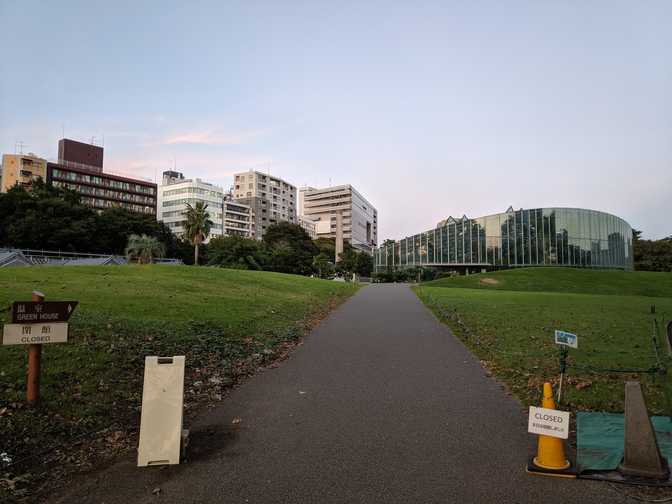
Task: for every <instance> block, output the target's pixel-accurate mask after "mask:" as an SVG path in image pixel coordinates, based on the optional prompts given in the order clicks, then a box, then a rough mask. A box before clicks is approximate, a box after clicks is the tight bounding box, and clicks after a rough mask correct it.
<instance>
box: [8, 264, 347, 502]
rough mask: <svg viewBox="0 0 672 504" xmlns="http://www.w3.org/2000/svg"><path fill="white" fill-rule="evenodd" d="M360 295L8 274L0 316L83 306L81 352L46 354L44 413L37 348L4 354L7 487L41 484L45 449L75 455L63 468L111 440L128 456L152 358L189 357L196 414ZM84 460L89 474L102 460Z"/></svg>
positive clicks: (160, 271)
mask: <svg viewBox="0 0 672 504" xmlns="http://www.w3.org/2000/svg"><path fill="white" fill-rule="evenodd" d="M356 289H357V287H356V286H353V285H351V284H345V283H338V282H332V281H326V280H318V279H311V278H305V277H300V276H295V275H285V274H280V273H270V272H253V271H238V270H226V269H216V268H205V267H201V268H195V267H188V266H111V267H97V266H90V267H89V266H79V267H35V268H5V269H0V310H2V309H3V308H5V307H8V306H9V305H10V304H11V302H12V301H19V300H30V295H31V292H32V291H33V290H39V291H41V292H43V293H44V294H45V295H46V300H79V301H80V304H79V306H78V308H77V310H76V311H75V314H74V315H73V317H72V318H71V319H70V327H71V329H70V339H69V342H68V343H67V344H53V345H45V346H44V347H43V373H42V399H43V400H42V403H41V404H40V406H39V407H38V408H34V409H30V408H26V407H25V404H24V398H25V372H26V365H27V357H26V356H27V352H26V349H25V347H21V346H4V347H0V432H2V443H1V444H0V454H1V453H2V452H5V453H6V454H7V455H6V457H9V458H11V459H12V460H13V461H14V462H15V464H14V465H12V466H11V467H8V465H7V464H5V467H4V469H3V462H2V458H0V481H1V480H2V478H1V476H2V474H3V472H4V471H10V472H11V474H14V475H16V474H20V473H23V472H30V473H31V474H32V478H37V477H38V475H39V472H40V471H42V469H41V468H40V466H41V462H45V457H42V456H36V455H38V454H39V453H40V451H41V449H42V447H45V446H46V447H47V448H49V447H53V446H57V445H59V444H63V445H64V446H66V447H67V448H66V449H65V450H64V452H63V453H60V454H59V452H58V450H56V451H55V452H54V451H51V452H50V454H49V455H48V456H47V457H46V458H49V457H51V456H55V457H57V458H58V457H61V456H62V457H61V459H62V458H63V457H68V456H71V455H72V454H71V453H70V452H71V448H72V446H73V444H76V442H77V441H78V440H79V439H80V438H82V439H85V440H89V439H90V438H91V433H94V432H100V431H101V430H103V429H108V431H109V432H112V433H114V435H113V438H114V439H113V442H111V443H107V444H106V445H105V443H104V445H105V446H103V447H102V449H103V451H104V450H105V449H106V448H110V446H108V445H115V446H118V445H122V446H123V445H124V443H123V442H122V441H123V440H125V439H129V436H130V437H131V438H132V435H133V433H134V432H135V431H136V430H137V427H138V420H139V414H138V411H139V408H138V406H139V403H140V399H141V388H142V387H141V385H142V373H143V371H142V370H143V366H144V357H145V356H146V355H186V357H187V368H188V369H187V376H186V384H185V403H186V407H187V411H190V410H193V409H194V408H195V407H196V406H197V405H198V404H201V403H203V402H206V401H208V400H213V399H214V400H217V399H219V398H220V397H221V394H222V393H223V392H224V390H225V388H226V387H227V386H229V385H231V384H232V383H234V382H235V381H236V380H237V379H239V378H240V377H242V376H245V375H247V374H249V373H252V372H254V371H255V370H256V369H257V368H258V367H259V366H263V365H265V364H266V363H268V362H270V361H272V360H275V359H277V358H278V357H279V356H282V355H283V354H284V353H286V352H287V351H288V349H289V348H290V347H291V345H292V344H294V343H295V342H296V341H297V340H298V338H299V337H300V336H302V335H303V334H304V333H305V331H306V330H307V328H309V327H310V326H311V324H314V322H315V321H316V320H317V319H319V318H320V317H322V316H323V315H324V314H325V313H326V312H327V311H328V309H329V308H330V306H332V305H334V304H335V303H338V302H340V301H342V300H344V299H345V298H347V297H348V296H350V295H351V294H353V293H354V292H355V291H356ZM3 317H4V319H3ZM0 320H2V321H3V322H7V321H8V320H9V313H8V312H1V313H0ZM102 435H103V436H105V435H106V433H103V434H102ZM94 437H95V436H94ZM130 443H131V444H132V441H131V442H130ZM126 447H128V446H126ZM112 448H114V447H113V446H112V447H111V448H110V449H112ZM30 457H33V458H30ZM84 459H85V461H86V464H85V466H86V465H87V464H88V463H90V460H89V459H90V457H88V458H87V457H84ZM52 462H53V461H52ZM61 462H62V460H60V462H59V463H61ZM71 462H72V464H71V465H73V464H77V463H78V462H79V458H78V457H75V458H74V459H73V461H71ZM68 463H69V462H68ZM66 465H67V463H66ZM0 500H2V488H1V485H0Z"/></svg>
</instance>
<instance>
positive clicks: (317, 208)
mask: <svg viewBox="0 0 672 504" xmlns="http://www.w3.org/2000/svg"><path fill="white" fill-rule="evenodd" d="M299 199H300V201H301V203H302V204H301V217H302V218H306V219H310V220H313V221H315V223H316V234H317V237H318V238H321V237H326V238H334V239H335V238H336V217H337V214H339V213H340V215H341V216H342V218H343V222H342V226H343V229H342V230H343V239H344V240H345V241H348V242H350V244H351V245H352V246H353V247H354V248H356V249H358V250H361V251H365V252H368V253H372V251H373V249H374V248H375V247H376V245H377V243H378V211H377V210H376V209H375V208H374V207H373V205H372V204H371V203H369V202H368V201H367V200H366V198H364V196H362V195H361V194H360V193H359V192H358V191H357V190H356V189H355V188H354V187H352V186H351V185H340V186H335V187H329V188H325V189H315V188H313V187H305V188H302V189H301V191H300V196H299Z"/></svg>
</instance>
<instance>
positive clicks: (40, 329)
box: [2, 291, 78, 404]
mask: <svg viewBox="0 0 672 504" xmlns="http://www.w3.org/2000/svg"><path fill="white" fill-rule="evenodd" d="M77 304H78V302H77V301H56V302H46V301H44V294H42V293H41V292H38V291H33V294H32V301H17V302H15V303H14V304H13V305H12V323H11V324H5V326H4V327H3V331H2V344H3V345H28V384H27V392H26V400H27V401H28V403H29V404H35V403H36V402H37V401H38V400H39V399H40V368H41V367H42V345H45V344H48V343H67V341H68V319H69V318H70V316H71V315H72V312H73V311H74V310H75V308H76V307H77Z"/></svg>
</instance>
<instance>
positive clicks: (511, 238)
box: [374, 208, 633, 271]
mask: <svg viewBox="0 0 672 504" xmlns="http://www.w3.org/2000/svg"><path fill="white" fill-rule="evenodd" d="M632 263H633V257H632V229H631V228H630V226H629V225H628V223H627V222H625V221H624V220H622V219H620V218H618V217H616V216H614V215H610V214H606V213H603V212H597V211H594V210H583V209H577V208H537V209H529V210H523V209H520V210H517V211H513V210H510V211H508V212H505V213H502V214H495V215H490V216H487V217H482V218H479V219H466V218H464V219H459V220H454V219H448V220H447V221H445V222H443V223H441V224H440V225H439V226H438V227H436V228H435V229H432V230H430V231H426V232H424V233H421V234H417V235H415V236H411V237H408V238H404V239H403V240H400V241H399V242H394V243H392V242H386V243H385V244H383V245H381V247H379V248H378V249H377V250H376V253H375V254H374V266H375V268H376V271H381V270H382V269H384V268H387V267H414V266H421V265H430V266H450V265H484V266H491V267H494V268H502V267H515V266H544V265H547V266H548V265H559V266H572V267H585V268H619V269H625V270H631V269H632V268H633V264H632Z"/></svg>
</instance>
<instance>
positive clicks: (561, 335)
mask: <svg viewBox="0 0 672 504" xmlns="http://www.w3.org/2000/svg"><path fill="white" fill-rule="evenodd" d="M555 344H556V345H565V346H569V347H572V348H578V347H579V337H578V336H577V335H576V334H572V333H569V332H565V331H555Z"/></svg>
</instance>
